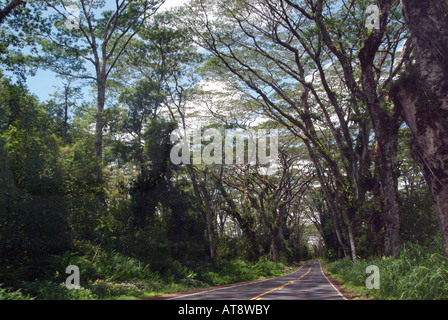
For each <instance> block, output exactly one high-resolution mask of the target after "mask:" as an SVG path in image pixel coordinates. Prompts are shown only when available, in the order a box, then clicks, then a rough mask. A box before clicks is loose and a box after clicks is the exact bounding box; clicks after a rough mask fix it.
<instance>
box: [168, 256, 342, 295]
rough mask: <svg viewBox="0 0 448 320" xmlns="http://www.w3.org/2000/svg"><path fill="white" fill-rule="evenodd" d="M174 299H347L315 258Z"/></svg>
mask: <svg viewBox="0 0 448 320" xmlns="http://www.w3.org/2000/svg"><path fill="white" fill-rule="evenodd" d="M170 300H344V297H343V296H342V294H341V293H340V292H339V291H338V290H337V289H336V288H335V287H334V286H333V285H332V284H331V283H330V281H329V280H328V279H327V278H326V277H325V275H324V273H323V271H322V266H321V264H320V261H318V260H313V261H310V262H309V263H308V264H306V265H304V266H302V267H301V268H299V269H298V270H297V271H295V272H294V273H292V274H289V275H286V276H282V277H278V278H272V279H267V280H260V281H257V282H252V283H249V284H242V285H235V286H230V287H226V288H219V289H214V290H209V291H204V292H200V293H194V294H189V295H184V296H179V297H176V298H172V299H170Z"/></svg>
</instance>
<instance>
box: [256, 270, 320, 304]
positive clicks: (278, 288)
mask: <svg viewBox="0 0 448 320" xmlns="http://www.w3.org/2000/svg"><path fill="white" fill-rule="evenodd" d="M310 271H311V267H310V268H309V269H308V271H307V272H306V273H305V274H304V275H302V276H300V277H299V278H297V279H295V280H292V281H290V282H288V283H285V284H284V285H282V286H280V287H277V288H275V289H272V290H270V291H267V292H265V293H262V294H260V295H259V296H256V297H255V298H252V299H250V300H260V299H261V297H263V296H265V295H267V294H269V293H271V292H274V291H275V290H280V289H283V288H284V287H286V286H289V285H290V284H293V283H294V282H296V281H298V280H300V279H302V278H303V277H305V276H306V275H307V274H308V273H310Z"/></svg>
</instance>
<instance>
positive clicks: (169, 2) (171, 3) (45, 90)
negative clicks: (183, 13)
mask: <svg viewBox="0 0 448 320" xmlns="http://www.w3.org/2000/svg"><path fill="white" fill-rule="evenodd" d="M187 1H188V0H166V1H165V3H164V4H163V5H162V7H161V8H160V9H159V12H161V11H164V10H169V9H171V8H173V7H176V6H181V5H182V4H184V3H186V2H187ZM109 3H111V4H115V0H106V6H108V4H109ZM27 85H28V88H29V89H30V91H31V92H32V93H33V94H35V95H36V96H37V97H38V98H39V100H41V101H47V100H48V99H49V98H50V95H51V94H53V93H54V92H55V91H56V90H57V89H56V87H62V80H61V79H60V78H58V77H57V76H56V74H55V73H53V72H51V71H45V70H39V71H38V72H37V74H36V76H34V77H29V78H28V79H27ZM85 94H88V91H87V90H86V91H85ZM85 98H88V97H87V96H86V97H85Z"/></svg>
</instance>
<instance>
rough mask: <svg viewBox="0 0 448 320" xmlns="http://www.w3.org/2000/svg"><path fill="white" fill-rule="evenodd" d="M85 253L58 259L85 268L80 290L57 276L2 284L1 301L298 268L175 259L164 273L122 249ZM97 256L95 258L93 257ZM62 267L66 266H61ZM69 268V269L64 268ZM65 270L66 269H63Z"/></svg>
mask: <svg viewBox="0 0 448 320" xmlns="http://www.w3.org/2000/svg"><path fill="white" fill-rule="evenodd" d="M89 250H90V251H85V252H83V254H73V253H70V254H67V255H64V256H62V257H59V259H55V261H59V262H58V263H59V264H60V266H59V268H58V269H61V267H62V266H68V265H76V266H78V267H79V270H80V271H81V274H80V280H81V284H80V288H79V289H75V290H68V289H67V288H66V286H65V278H66V277H67V276H68V275H66V274H64V273H57V274H56V275H55V276H54V277H53V278H49V279H48V278H47V279H35V280H34V281H28V282H22V283H21V284H20V289H19V290H18V289H16V288H12V287H9V288H6V287H2V286H1V285H0V300H18V299H36V300H110V299H113V300H129V299H139V298H151V297H155V296H160V295H165V294H170V293H176V292H182V291H189V290H192V289H201V288H207V287H212V286H218V285H226V284H232V283H238V282H247V281H253V280H258V279H263V278H269V277H276V276H280V275H283V274H285V273H289V272H292V271H294V270H293V268H287V267H286V266H285V265H284V264H282V263H275V262H272V261H268V260H260V261H258V262H248V261H243V260H233V261H219V260H217V261H214V262H213V263H210V262H209V263H205V262H202V263H201V264H198V265H196V266H195V267H188V266H185V265H183V264H181V263H180V262H177V261H172V262H171V263H170V265H169V266H167V267H166V270H165V272H163V273H160V272H156V271H154V270H153V269H152V268H151V266H150V265H148V264H144V263H143V262H141V261H139V260H137V259H133V258H130V257H127V256H124V255H123V254H121V253H118V252H105V251H103V250H98V252H97V250H96V248H90V249H89ZM93 254H95V255H96V256H95V260H94V261H92V255H93ZM61 270H62V269H61ZM64 270H65V267H64ZM62 272H63V271H62Z"/></svg>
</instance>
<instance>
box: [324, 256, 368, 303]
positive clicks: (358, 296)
mask: <svg viewBox="0 0 448 320" xmlns="http://www.w3.org/2000/svg"><path fill="white" fill-rule="evenodd" d="M322 270H323V272H324V274H325V276H327V278H328V280H329V281H330V282H331V283H332V284H333V285H334V286H335V287H336V288H337V289H338V290H339V292H340V293H341V294H342V295H343V296H344V297H345V298H346V299H347V300H373V299H372V298H370V297H369V296H365V295H362V294H358V293H355V292H352V291H349V290H347V289H346V288H345V287H344V286H343V285H342V281H340V280H337V279H335V278H333V277H331V276H330V275H329V274H328V272H327V271H326V270H325V267H324V265H323V264H322Z"/></svg>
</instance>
